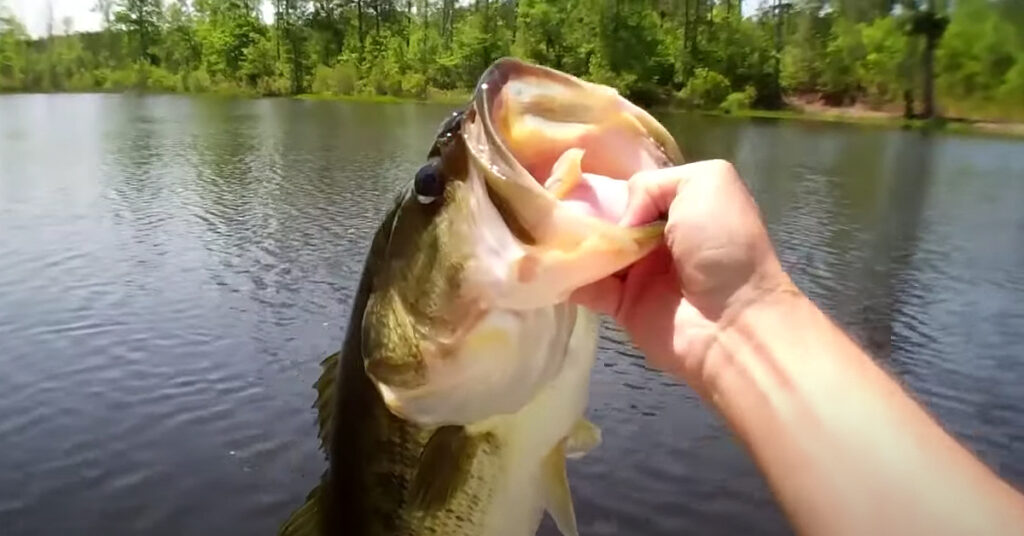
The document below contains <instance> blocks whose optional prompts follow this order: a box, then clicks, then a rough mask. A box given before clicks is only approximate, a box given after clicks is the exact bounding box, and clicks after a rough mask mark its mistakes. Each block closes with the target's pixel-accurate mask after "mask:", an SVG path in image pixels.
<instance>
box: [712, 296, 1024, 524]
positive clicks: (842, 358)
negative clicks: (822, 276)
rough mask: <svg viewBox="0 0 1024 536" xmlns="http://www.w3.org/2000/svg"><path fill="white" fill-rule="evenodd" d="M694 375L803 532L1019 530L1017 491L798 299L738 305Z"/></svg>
mask: <svg viewBox="0 0 1024 536" xmlns="http://www.w3.org/2000/svg"><path fill="white" fill-rule="evenodd" d="M702 376H703V377H702V378H701V380H700V381H702V382H704V383H703V385H702V387H703V389H702V391H703V392H704V393H705V396H706V397H708V398H709V401H710V402H711V403H712V404H713V405H714V406H715V408H716V409H717V410H718V411H719V412H720V413H721V414H722V415H723V416H724V418H725V419H726V420H727V421H728V423H729V424H730V426H731V427H732V428H733V430H734V431H735V433H736V434H737V436H738V437H739V439H740V440H741V441H743V442H744V443H745V444H746V446H747V447H748V448H749V450H750V451H751V452H752V454H753V456H754V458H755V460H756V462H757V464H758V466H759V467H760V468H761V470H762V471H763V473H764V474H765V476H766V478H767V480H768V482H769V485H770V486H771V487H772V489H773V491H774V492H775V494H776V495H777V497H778V498H779V500H780V502H781V504H782V506H783V509H784V510H785V511H786V513H787V514H788V516H789V517H790V519H791V520H792V522H793V523H794V524H795V526H796V528H797V529H798V530H799V531H800V532H801V533H804V534H829V535H832V534H1010V533H1024V505H1022V502H1021V499H1020V498H1019V496H1018V495H1017V493H1016V492H1015V491H1014V490H1012V489H1011V488H1010V487H1009V486H1007V485H1006V484H1005V483H1003V482H1002V481H1001V480H999V479H998V478H997V477H996V476H995V475H994V474H992V473H991V471H989V470H988V469H987V468H986V467H984V466H983V465H982V464H981V463H980V462H978V461H977V460H976V459H975V458H974V457H973V456H972V455H971V454H969V453H968V452H967V451H966V450H964V449H963V448H962V447H961V446H960V445H959V444H957V443H956V441H954V440H953V439H952V438H951V437H950V436H949V435H947V434H946V433H945V432H944V431H943V430H942V429H941V428H940V427H939V426H938V425H937V424H936V423H935V422H934V421H933V420H932V419H931V418H930V417H929V416H928V415H927V414H926V413H925V412H924V411H923V410H922V409H921V407H920V406H918V405H917V404H916V403H915V402H913V401H912V400H911V399H910V398H909V397H908V396H907V395H906V394H905V393H904V391H903V390H902V389H901V388H900V387H899V386H898V385H897V384H896V383H895V382H894V381H893V380H892V379H891V378H889V377H888V376H887V375H886V374H885V373H884V372H883V371H882V370H881V369H880V368H878V367H877V366H876V365H875V364H874V363H873V362H872V361H871V359H870V358H868V357H867V356H866V355H865V354H864V353H863V352H862V351H861V350H860V349H859V348H858V347H857V346H856V345H855V344H854V343H853V342H852V341H851V340H850V339H849V338H848V337H846V335H845V334H843V333H842V332H841V331H840V330H839V329H838V328H836V327H835V326H834V325H833V324H832V323H831V321H829V319H828V318H827V317H826V316H825V315H824V314H822V313H821V312H820V311H819V310H818V309H817V308H816V307H815V306H814V305H813V304H812V303H811V302H810V301H809V300H807V299H806V298H805V297H803V296H801V295H797V294H794V295H791V296H786V297H780V298H778V299H775V300H768V301H765V302H763V303H761V304H758V305H755V306H753V307H750V308H748V309H747V310H746V311H744V313H743V314H742V315H741V316H740V317H739V318H737V319H735V320H734V322H733V323H732V324H731V325H729V326H728V327H726V328H725V329H724V330H723V331H722V332H721V333H720V335H719V338H718V343H717V344H715V345H714V346H713V347H712V349H711V351H710V353H709V355H708V359H707V360H706V364H705V367H704V369H703V370H702Z"/></svg>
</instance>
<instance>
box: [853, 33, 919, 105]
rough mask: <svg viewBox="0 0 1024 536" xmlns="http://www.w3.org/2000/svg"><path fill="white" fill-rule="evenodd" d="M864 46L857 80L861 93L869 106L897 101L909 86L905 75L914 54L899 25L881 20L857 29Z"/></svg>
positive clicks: (909, 82) (908, 80)
mask: <svg viewBox="0 0 1024 536" xmlns="http://www.w3.org/2000/svg"><path fill="white" fill-rule="evenodd" d="M860 30H861V39H862V41H863V43H864V58H863V59H862V60H861V62H860V69H859V73H858V76H859V78H860V81H861V85H862V87H863V89H864V92H865V94H866V96H867V98H868V100H869V102H871V103H872V104H876V105H878V104H882V103H885V102H895V101H898V100H899V99H900V97H901V95H902V93H903V91H904V90H906V89H910V88H911V87H912V83H911V80H910V76H909V72H910V70H911V69H912V59H913V57H914V56H916V54H914V53H913V52H916V51H913V50H911V51H910V53H908V50H909V48H908V47H909V43H908V39H907V36H906V34H904V32H903V30H902V28H901V27H900V24H899V22H898V21H897V20H896V19H895V18H893V17H881V18H878V19H875V20H874V21H873V22H872V23H870V24H862V25H861V26H860Z"/></svg>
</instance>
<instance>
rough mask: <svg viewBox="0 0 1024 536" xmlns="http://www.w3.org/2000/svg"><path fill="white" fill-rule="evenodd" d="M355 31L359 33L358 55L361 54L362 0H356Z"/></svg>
mask: <svg viewBox="0 0 1024 536" xmlns="http://www.w3.org/2000/svg"><path fill="white" fill-rule="evenodd" d="M356 32H358V33H359V56H360V57H362V55H363V0H356Z"/></svg>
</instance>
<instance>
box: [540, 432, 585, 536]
mask: <svg viewBox="0 0 1024 536" xmlns="http://www.w3.org/2000/svg"><path fill="white" fill-rule="evenodd" d="M565 443H566V441H565V440H562V441H559V442H558V445H556V446H555V448H553V449H551V452H549V453H548V455H547V457H545V458H544V466H543V467H542V468H541V471H542V472H543V478H544V507H545V508H546V509H547V511H548V514H550V515H551V518H552V519H554V520H555V525H556V526H557V527H558V531H559V532H561V533H562V535H563V536H579V532H578V530H577V529H576V512H575V511H574V509H573V506H572V494H571V493H570V492H569V477H568V475H567V474H566V472H565Z"/></svg>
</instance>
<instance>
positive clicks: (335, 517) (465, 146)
mask: <svg viewBox="0 0 1024 536" xmlns="http://www.w3.org/2000/svg"><path fill="white" fill-rule="evenodd" d="M679 163H682V155H681V153H680V151H679V148H678V146H677V145H676V142H675V141H674V139H673V138H672V136H671V135H670V134H669V133H668V131H667V130H666V129H665V128H664V127H663V126H662V125H661V124H660V123H659V122H658V121H657V120H655V119H654V118H653V116H651V115H650V114H649V113H647V112H646V111H644V110H643V109H641V108H639V107H638V106H636V105H634V104H633V103H631V102H629V101H628V100H627V99H625V98H623V97H622V96H620V95H619V94H618V93H617V92H616V91H615V90H614V89H612V88H610V87H607V86H603V85H599V84H594V83H591V82H587V81H584V80H582V79H579V78H577V77H574V76H571V75H569V74H566V73H562V72H560V71H557V70H554V69H550V68H547V67H542V66H539V65H535V64H531V63H527V62H524V61H521V60H516V59H511V58H503V59H500V60H497V61H495V62H494V63H493V64H492V65H491V66H490V67H488V68H487V70H486V71H485V72H484V73H483V74H482V76H481V77H480V80H479V82H478V83H477V86H476V89H475V91H474V94H473V96H472V98H471V100H470V102H469V103H468V104H467V105H466V106H465V107H464V108H462V109H460V110H458V111H456V112H454V113H453V114H452V115H451V116H449V117H448V118H446V119H445V121H444V122H443V123H442V125H441V126H440V128H439V130H438V132H437V135H436V137H435V139H434V141H433V143H432V144H431V146H430V148H429V150H428V152H427V158H426V162H425V163H424V164H423V165H422V167H421V168H420V169H419V170H418V171H417V172H416V173H415V175H414V176H413V177H411V180H408V181H406V182H407V183H406V184H405V185H404V186H403V187H402V188H401V189H400V191H399V192H398V194H397V196H396V199H395V202H394V204H393V206H392V207H391V208H390V210H388V212H387V214H386V215H385V216H384V218H383V221H382V223H381V225H380V226H379V228H378V229H377V231H376V233H375V234H374V236H373V239H372V242H371V245H370V248H369V252H368V253H367V255H366V259H365V263H364V266H363V272H362V276H361V279H360V282H359V286H358V289H357V291H356V294H355V297H354V300H353V303H352V308H351V316H350V319H349V324H348V327H347V330H346V332H345V336H344V341H343V343H342V348H341V350H340V351H339V352H337V353H335V354H332V355H331V356H329V357H327V358H326V359H324V360H323V361H322V363H321V365H322V374H321V376H320V377H319V379H318V380H317V381H316V383H315V389H316V392H317V397H316V402H315V403H314V407H315V408H316V410H317V424H318V436H319V439H320V442H321V448H322V449H323V450H324V452H325V454H326V458H327V461H328V468H327V470H326V471H325V473H324V474H323V475H322V477H321V478H320V482H319V484H318V485H317V486H316V487H315V488H314V489H313V490H312V491H311V492H310V493H309V494H308V495H307V497H306V500H305V502H304V503H303V504H302V505H301V506H300V507H299V508H298V509H297V510H296V511H295V512H294V513H292V515H291V516H290V517H289V518H288V519H287V520H286V521H285V522H284V524H283V525H282V526H281V528H280V531H279V534H281V535H283V536H311V535H318V536H319V535H335V534H338V535H352V536H383V535H389V536H424V535H449V536H464V535H474V536H526V535H530V534H535V533H536V531H537V529H538V527H539V525H540V523H541V521H542V519H543V516H544V513H545V512H547V513H548V515H550V516H551V518H552V519H553V520H554V522H555V525H556V526H557V528H558V529H559V530H560V531H561V533H562V534H564V535H576V534H577V533H578V530H577V524H576V518H575V513H574V508H573V503H572V498H571V494H570V490H569V484H568V480H567V475H566V459H567V458H576V457H580V456H582V455H584V454H586V453H587V452H588V451H590V450H592V449H593V448H595V447H597V446H598V445H599V443H600V441H601V432H600V430H599V429H598V428H597V427H596V426H595V425H594V424H592V423H590V422H589V421H588V420H586V418H585V411H586V406H587V403H588V398H589V385H590V374H591V369H592V367H593V364H594V360H595V354H596V349H597V333H598V324H599V321H598V318H597V317H596V316H595V315H594V314H593V313H591V312H588V311H587V310H585V309H582V308H580V307H578V306H576V305H573V304H571V303H570V302H569V301H568V298H569V296H570V294H571V293H572V292H573V291H574V290H576V289H578V288H580V287H582V286H584V285H586V284H589V283H592V282H594V281H597V280H599V279H601V278H603V277H607V276H609V275H612V274H614V273H616V272H619V271H620V270H623V269H624V268H626V267H628V266H629V265H630V264H632V263H634V262H636V261H637V260H638V259H640V258H642V257H643V256H644V255H646V254H647V253H649V252H650V251H651V250H652V249H653V248H655V247H657V245H658V244H660V243H661V241H662V232H663V228H664V224H663V222H656V223H653V224H649V225H644V226H637V227H623V226H620V225H618V223H617V221H618V219H619V217H620V216H621V214H622V212H623V211H624V210H625V203H626V201H627V199H628V186H627V182H626V179H628V178H629V177H630V176H632V175H633V174H634V173H636V172H637V171H640V170H644V169H653V168H660V167H666V166H671V165H677V164H679Z"/></svg>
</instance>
